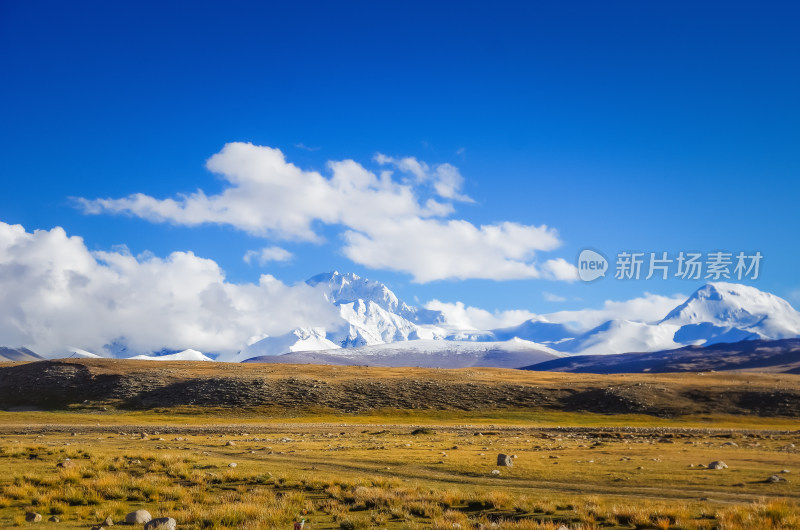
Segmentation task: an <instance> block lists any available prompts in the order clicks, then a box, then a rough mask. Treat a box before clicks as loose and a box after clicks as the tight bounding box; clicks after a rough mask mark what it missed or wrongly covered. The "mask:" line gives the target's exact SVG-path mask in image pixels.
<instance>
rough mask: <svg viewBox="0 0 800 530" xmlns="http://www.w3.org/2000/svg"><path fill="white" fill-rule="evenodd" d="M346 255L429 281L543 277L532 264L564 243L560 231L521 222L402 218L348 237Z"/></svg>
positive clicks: (353, 233) (364, 263)
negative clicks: (537, 253)
mask: <svg viewBox="0 0 800 530" xmlns="http://www.w3.org/2000/svg"><path fill="white" fill-rule="evenodd" d="M344 238H345V241H346V243H347V244H346V246H345V248H344V253H345V255H346V256H347V257H348V258H350V259H351V260H353V261H354V262H356V263H361V264H363V265H367V266H369V267H373V268H380V269H389V270H396V271H406V272H410V273H411V274H412V275H413V276H414V281H415V282H418V283H425V282H429V281H432V280H441V279H447V278H456V279H467V278H484V279H494V280H507V279H513V278H539V277H541V276H542V272H541V271H540V269H539V268H538V267H537V266H536V264H535V263H533V262H531V261H530V260H531V259H532V258H533V255H534V252H535V251H537V250H551V249H553V248H555V247H557V246H558V245H559V240H558V236H557V234H556V233H555V231H554V230H551V229H549V228H548V227H546V226H541V227H535V226H525V225H519V224H516V223H501V224H498V225H484V226H480V227H476V226H475V225H473V224H471V223H468V222H467V221H461V220H449V221H443V220H439V219H419V218H411V219H402V220H398V221H396V222H391V223H388V222H384V223H376V224H375V225H374V226H372V227H370V230H369V231H367V232H355V231H348V232H346V233H345V234H344Z"/></svg>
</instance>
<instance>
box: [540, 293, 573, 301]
mask: <svg viewBox="0 0 800 530" xmlns="http://www.w3.org/2000/svg"><path fill="white" fill-rule="evenodd" d="M542 297H543V298H544V299H545V301H547V302H566V301H567V299H566V298H565V297H563V296H560V295H557V294H555V293H548V292H547V291H544V292H543V293H542Z"/></svg>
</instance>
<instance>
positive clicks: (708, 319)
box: [554, 282, 800, 355]
mask: <svg viewBox="0 0 800 530" xmlns="http://www.w3.org/2000/svg"><path fill="white" fill-rule="evenodd" d="M798 336H800V313H798V312H797V311H795V310H794V308H793V307H792V306H791V305H790V304H789V303H788V302H787V301H786V300H783V299H782V298H779V297H777V296H775V295H773V294H770V293H765V292H763V291H760V290H758V289H756V288H755V287H750V286H747V285H740V284H734V283H725V282H715V283H709V284H707V285H705V286H703V287H701V288H700V289H698V290H697V291H695V292H694V293H693V294H692V295H691V296H690V297H689V298H687V299H686V301H685V302H683V303H682V304H680V305H679V306H677V307H676V308H675V309H673V310H672V311H670V312H669V313H668V314H667V315H666V316H665V317H664V318H663V319H661V320H659V321H658V322H634V321H629V320H611V321H608V322H605V323H603V324H601V325H599V326H597V327H596V328H594V329H591V330H589V331H587V332H585V333H582V334H580V335H578V336H577V337H575V338H574V339H572V340H567V341H564V342H561V343H558V344H557V345H555V346H554V347H555V348H556V349H558V350H559V351H562V352H565V353H570V354H581V355H596V354H615V353H626V352H652V351H660V350H669V349H674V348H680V347H681V346H690V345H700V346H709V345H712V344H717V343H724V342H738V341H741V340H755V339H765V340H778V339H785V338H792V337H798Z"/></svg>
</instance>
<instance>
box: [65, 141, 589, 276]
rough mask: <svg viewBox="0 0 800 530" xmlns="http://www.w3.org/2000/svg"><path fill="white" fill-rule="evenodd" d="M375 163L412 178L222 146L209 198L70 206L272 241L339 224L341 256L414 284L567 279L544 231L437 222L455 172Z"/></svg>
mask: <svg viewBox="0 0 800 530" xmlns="http://www.w3.org/2000/svg"><path fill="white" fill-rule="evenodd" d="M375 161H376V162H378V163H379V164H381V165H391V166H394V167H395V168H397V169H398V170H399V171H402V172H404V173H407V174H409V175H411V176H412V177H413V178H412V179H410V181H403V182H397V181H395V180H393V178H392V173H391V171H382V172H380V173H379V174H375V173H373V172H371V171H369V170H367V169H366V168H364V167H363V166H361V165H360V164H358V163H357V162H354V161H353V160H344V161H333V162H329V163H328V170H329V172H330V176H323V175H322V174H320V173H318V172H315V171H306V170H303V169H300V168H298V167H297V166H295V165H294V164H291V163H288V162H287V161H286V159H285V157H284V155H283V153H282V152H281V151H280V150H278V149H273V148H270V147H262V146H255V145H252V144H248V143H230V144H227V145H225V147H224V148H223V149H222V151H220V152H219V153H217V154H216V155H214V156H212V157H211V158H210V159H209V160H208V162H207V164H206V165H207V167H208V169H209V170H211V171H213V172H214V173H217V174H219V175H220V176H221V177H222V178H223V180H224V181H225V182H226V183H227V186H226V187H225V188H224V189H223V191H222V192H221V193H219V194H217V195H211V196H209V195H206V194H205V193H204V192H203V191H202V190H197V191H195V192H194V193H191V194H187V195H181V196H178V197H177V198H168V199H156V198H154V197H150V196H148V195H145V194H142V193H138V194H134V195H130V196H128V197H124V198H119V199H94V200H87V199H78V200H77V201H78V203H79V204H80V205H81V206H82V208H83V210H84V211H85V212H86V213H89V214H99V213H121V214H129V215H135V216H138V217H142V218H144V219H148V220H150V221H153V222H171V223H175V224H181V225H188V226H196V225H200V224H204V223H216V224H226V225H231V226H234V227H236V228H237V229H240V230H243V231H246V232H248V233H250V234H253V235H257V236H261V237H267V238H275V239H299V240H305V241H317V242H318V241H320V240H321V237H320V236H319V235H318V234H317V233H316V231H315V230H314V226H315V225H316V224H320V223H321V224H324V225H333V226H341V227H344V232H343V233H342V237H343V241H344V242H345V247H344V248H343V249H342V252H343V253H344V254H345V255H346V256H348V257H349V258H350V259H352V260H353V261H355V262H356V263H359V264H361V265H365V266H367V267H370V268H378V269H390V270H396V271H401V272H405V273H409V274H411V275H412V276H413V277H414V281H417V282H427V281H432V280H440V279H466V278H487V279H495V280H504V279H512V278H546V279H554V280H565V281H572V280H573V279H574V278H575V277H576V274H575V270H574V266H572V265H571V264H569V263H567V262H566V261H565V260H563V259H560V258H559V259H550V260H545V261H544V262H541V263H540V262H538V261H537V260H536V259H535V258H536V253H537V252H540V251H549V250H553V249H555V248H557V247H558V246H559V245H560V244H561V242H560V241H559V238H558V234H557V233H556V231H555V230H554V229H552V228H549V227H547V226H544V225H542V226H532V225H523V224H518V223H512V222H501V223H496V224H488V225H482V226H475V225H473V224H472V223H470V222H468V221H466V220H462V219H446V217H447V216H449V215H450V214H452V213H453V211H454V209H453V204H452V201H471V199H470V198H469V197H466V196H465V195H462V194H461V191H460V190H461V186H462V184H463V177H462V176H461V174H460V172H459V171H458V169H457V168H456V167H455V166H452V165H450V164H439V165H436V166H433V167H431V166H429V165H428V164H426V163H425V162H422V161H419V160H417V159H415V158H413V157H407V158H402V159H395V158H392V157H388V156H386V155H382V154H380V153H379V154H377V155H376V156H375ZM431 187H432V189H433V191H434V192H433V193H431V191H430V189H431ZM255 257H256V256H255V255H250V259H254V258H255Z"/></svg>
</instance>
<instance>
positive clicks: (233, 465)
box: [228, 462, 236, 467]
mask: <svg viewBox="0 0 800 530" xmlns="http://www.w3.org/2000/svg"><path fill="white" fill-rule="evenodd" d="M228 467H236V462H231V463H230V464H228Z"/></svg>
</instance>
